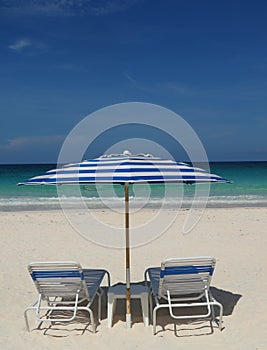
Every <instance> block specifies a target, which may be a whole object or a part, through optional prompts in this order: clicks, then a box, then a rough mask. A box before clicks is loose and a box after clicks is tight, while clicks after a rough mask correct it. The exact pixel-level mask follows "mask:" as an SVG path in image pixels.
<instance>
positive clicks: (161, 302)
mask: <svg viewBox="0 0 267 350" xmlns="http://www.w3.org/2000/svg"><path fill="white" fill-rule="evenodd" d="M215 263H216V260H215V259H214V258H212V257H196V258H177V259H167V260H165V261H163V262H162V263H161V267H152V268H148V269H147V270H146V271H145V280H146V282H148V279H149V281H150V310H151V317H152V320H153V333H154V334H155V333H156V322H157V311H158V310H159V309H161V308H168V309H169V313H170V316H171V317H173V318H174V319H200V318H208V317H210V316H212V318H213V319H214V310H213V307H214V306H217V307H219V310H220V314H219V329H220V330H221V329H222V314H223V307H222V305H221V304H220V303H219V302H217V301H216V300H215V299H214V298H213V296H212V295H211V292H210V289H209V287H210V281H211V278H212V275H213V271H214V267H215ZM152 296H153V297H154V301H155V307H154V309H153V307H152ZM200 306H204V309H205V310H204V312H203V313H199V314H192V312H190V315H188V314H186V315H185V314H184V313H183V314H179V315H177V309H176V315H175V313H174V309H175V308H190V309H191V308H194V307H200ZM152 310H153V314H152ZM185 310H188V309H184V311H185ZM201 310H202V308H201ZM191 311H192V309H191Z"/></svg>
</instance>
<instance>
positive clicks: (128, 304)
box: [124, 183, 132, 328]
mask: <svg viewBox="0 0 267 350" xmlns="http://www.w3.org/2000/svg"><path fill="white" fill-rule="evenodd" d="M124 191H125V235H126V327H127V328H131V323H132V321H131V291H130V286H131V285H130V280H131V279H130V232H129V184H128V183H125V185H124Z"/></svg>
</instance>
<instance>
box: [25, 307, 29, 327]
mask: <svg viewBox="0 0 267 350" xmlns="http://www.w3.org/2000/svg"><path fill="white" fill-rule="evenodd" d="M29 310H30V309H29V308H27V309H25V311H24V319H25V323H26V329H27V331H28V332H29V331H30V326H29V321H28V317H27V312H28V311H29Z"/></svg>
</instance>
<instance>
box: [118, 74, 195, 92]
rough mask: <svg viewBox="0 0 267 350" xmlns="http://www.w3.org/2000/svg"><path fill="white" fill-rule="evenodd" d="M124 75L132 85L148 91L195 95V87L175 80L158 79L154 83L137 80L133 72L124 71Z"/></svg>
mask: <svg viewBox="0 0 267 350" xmlns="http://www.w3.org/2000/svg"><path fill="white" fill-rule="evenodd" d="M123 76H124V77H125V78H126V80H127V81H128V82H129V83H130V84H131V86H132V87H134V88H136V89H138V90H141V91H144V92H147V93H161V94H162V93H163V94H167V95H173V96H180V95H195V94H196V92H195V91H193V89H191V88H188V87H187V86H185V85H184V84H181V83H179V82H175V81H158V82H154V83H146V82H144V81H138V80H136V79H135V78H134V77H133V75H132V74H129V73H128V72H126V71H125V72H123Z"/></svg>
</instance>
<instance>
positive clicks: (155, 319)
mask: <svg viewBox="0 0 267 350" xmlns="http://www.w3.org/2000/svg"><path fill="white" fill-rule="evenodd" d="M157 310H158V306H156V307H155V308H154V310H153V334H154V335H155V334H156V325H157V324H156V323H157Z"/></svg>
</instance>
